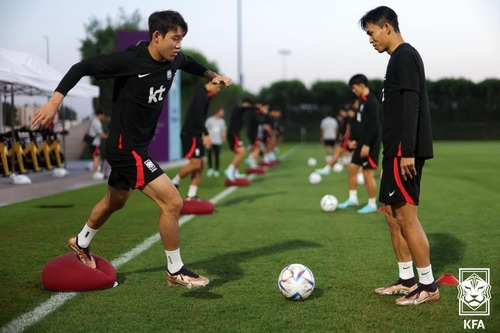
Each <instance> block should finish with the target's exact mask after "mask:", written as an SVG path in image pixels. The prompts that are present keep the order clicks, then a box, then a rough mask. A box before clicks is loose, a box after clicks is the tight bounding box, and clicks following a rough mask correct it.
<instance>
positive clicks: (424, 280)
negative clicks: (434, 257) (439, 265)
mask: <svg viewBox="0 0 500 333" xmlns="http://www.w3.org/2000/svg"><path fill="white" fill-rule="evenodd" d="M417 273H418V282H420V283H421V284H427V285H429V284H432V282H434V275H433V274H432V267H431V265H429V266H427V267H423V268H418V267H417Z"/></svg>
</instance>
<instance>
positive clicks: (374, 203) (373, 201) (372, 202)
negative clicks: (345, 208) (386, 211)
mask: <svg viewBox="0 0 500 333" xmlns="http://www.w3.org/2000/svg"><path fill="white" fill-rule="evenodd" d="M368 206H372V207H377V199H376V198H369V199H368Z"/></svg>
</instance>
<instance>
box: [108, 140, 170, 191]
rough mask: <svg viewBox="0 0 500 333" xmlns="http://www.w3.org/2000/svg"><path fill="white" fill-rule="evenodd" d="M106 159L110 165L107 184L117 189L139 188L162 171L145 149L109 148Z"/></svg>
mask: <svg viewBox="0 0 500 333" xmlns="http://www.w3.org/2000/svg"><path fill="white" fill-rule="evenodd" d="M106 159H107V160H108V163H109V165H110V166H111V174H110V175H109V179H108V185H109V186H111V187H114V188H116V189H119V190H129V189H136V188H141V187H143V186H145V185H147V184H148V183H150V182H151V181H153V180H155V179H156V178H158V177H159V176H161V175H162V174H163V173H164V172H163V170H162V168H161V167H160V165H159V164H158V163H156V162H155V161H153V159H152V158H151V157H149V156H148V152H147V151H135V150H123V149H118V148H111V149H107V150H106Z"/></svg>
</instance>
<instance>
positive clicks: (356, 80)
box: [349, 74, 368, 87]
mask: <svg viewBox="0 0 500 333" xmlns="http://www.w3.org/2000/svg"><path fill="white" fill-rule="evenodd" d="M353 84H364V85H365V86H367V87H368V79H367V78H366V76H364V75H363V74H356V75H354V76H353V77H351V79H350V80H349V87H351V86H352V85H353Z"/></svg>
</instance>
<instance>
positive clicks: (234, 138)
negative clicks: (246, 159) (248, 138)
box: [227, 134, 244, 152]
mask: <svg viewBox="0 0 500 333" xmlns="http://www.w3.org/2000/svg"><path fill="white" fill-rule="evenodd" d="M227 143H228V144H229V148H231V150H232V151H234V152H236V151H237V150H238V148H239V147H243V145H244V143H243V141H242V140H241V139H240V137H239V136H238V134H228V135H227Z"/></svg>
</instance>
